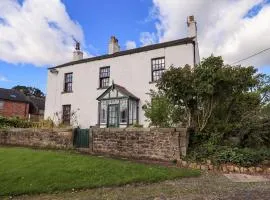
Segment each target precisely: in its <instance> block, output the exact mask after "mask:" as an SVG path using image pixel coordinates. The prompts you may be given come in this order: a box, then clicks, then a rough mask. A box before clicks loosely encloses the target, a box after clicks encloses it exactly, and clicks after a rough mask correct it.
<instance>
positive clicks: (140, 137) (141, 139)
mask: <svg viewBox="0 0 270 200" xmlns="http://www.w3.org/2000/svg"><path fill="white" fill-rule="evenodd" d="M186 138H187V131H186V129H185V128H176V129H175V128H125V129H124V128H123V129H122V128H92V129H90V139H91V140H90V148H92V151H93V152H94V153H101V154H109V155H114V156H123V157H128V158H137V159H140V158H147V159H158V160H175V159H179V158H180V157H181V155H186V148H187V139H186Z"/></svg>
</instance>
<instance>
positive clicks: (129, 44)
mask: <svg viewBox="0 0 270 200" xmlns="http://www.w3.org/2000/svg"><path fill="white" fill-rule="evenodd" d="M136 47H137V45H136V42H134V41H130V40H128V41H127V42H126V49H135V48H136Z"/></svg>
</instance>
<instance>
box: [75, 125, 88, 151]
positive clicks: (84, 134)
mask: <svg viewBox="0 0 270 200" xmlns="http://www.w3.org/2000/svg"><path fill="white" fill-rule="evenodd" d="M73 145H74V146H75V147H76V148H89V129H80V128H76V129H74V138H73Z"/></svg>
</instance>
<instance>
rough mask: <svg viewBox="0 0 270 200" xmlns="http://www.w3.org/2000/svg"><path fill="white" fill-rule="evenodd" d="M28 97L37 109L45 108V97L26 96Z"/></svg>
mask: <svg viewBox="0 0 270 200" xmlns="http://www.w3.org/2000/svg"><path fill="white" fill-rule="evenodd" d="M28 99H29V101H31V103H32V104H33V105H34V106H35V107H36V108H37V109H38V110H45V98H40V97H34V96H32V97H28Z"/></svg>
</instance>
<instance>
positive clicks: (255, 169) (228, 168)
mask: <svg viewBox="0 0 270 200" xmlns="http://www.w3.org/2000/svg"><path fill="white" fill-rule="evenodd" d="M176 164H177V166H178V167H185V168H192V169H201V170H210V171H218V172H221V173H240V174H269V175H270V167H267V166H252V167H241V166H237V165H232V164H221V165H219V166H216V165H213V164H212V162H211V160H207V162H206V163H195V162H187V161H185V160H182V159H179V160H177V163H176Z"/></svg>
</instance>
